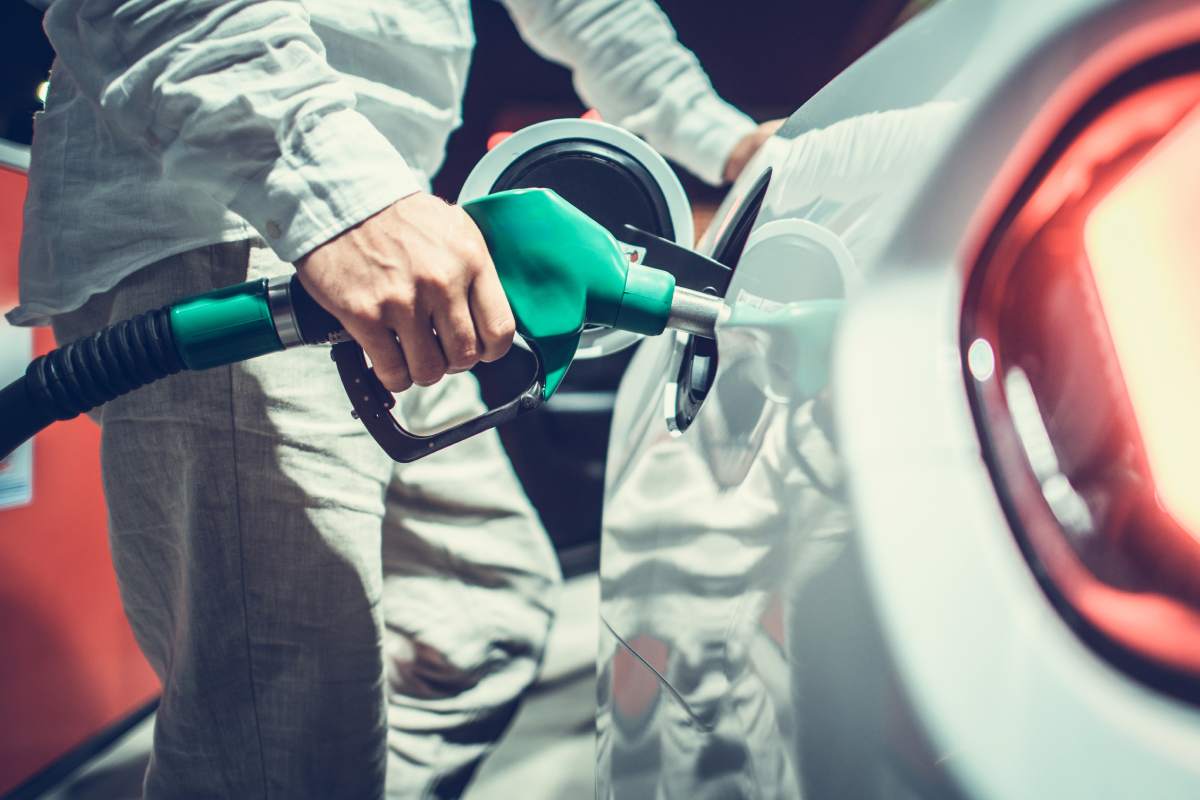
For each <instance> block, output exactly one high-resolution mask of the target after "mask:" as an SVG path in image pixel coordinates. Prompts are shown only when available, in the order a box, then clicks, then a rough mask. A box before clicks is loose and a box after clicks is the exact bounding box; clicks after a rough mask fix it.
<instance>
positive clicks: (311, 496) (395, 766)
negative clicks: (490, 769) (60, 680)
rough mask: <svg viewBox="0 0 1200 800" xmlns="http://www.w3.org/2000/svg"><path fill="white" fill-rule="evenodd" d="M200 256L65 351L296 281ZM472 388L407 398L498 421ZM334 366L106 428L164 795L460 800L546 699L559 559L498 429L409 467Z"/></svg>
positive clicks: (438, 410) (451, 386) (129, 288)
mask: <svg viewBox="0 0 1200 800" xmlns="http://www.w3.org/2000/svg"><path fill="white" fill-rule="evenodd" d="M290 269H291V267H290V265H287V264H284V263H282V262H280V261H279V260H278V259H277V258H276V257H275V256H274V254H273V253H272V252H271V250H269V249H268V248H266V247H265V246H263V245H262V243H261V242H253V241H252V242H238V243H231V244H219V245H213V246H209V247H202V248H198V249H196V250H192V251H190V252H186V253H183V254H180V255H177V256H172V257H170V258H167V259H165V260H163V261H162V262H159V263H157V264H155V265H153V266H151V267H148V268H146V269H143V270H140V271H139V272H137V273H135V274H133V275H132V276H130V277H129V278H127V279H126V280H125V281H123V282H122V283H121V284H120V285H118V286H117V287H116V288H114V289H113V290H111V291H108V292H105V293H103V294H101V295H97V296H95V297H93V298H92V299H91V300H90V301H89V302H88V304H87V305H85V306H84V307H83V308H81V309H80V310H78V311H75V312H72V313H69V314H65V315H62V316H61V317H59V318H57V319H56V320H55V333H56V334H57V336H58V338H59V340H60V341H68V340H71V339H74V338H77V337H79V336H82V335H84V334H87V333H89V332H91V331H93V330H95V329H97V328H99V327H102V326H104V325H107V324H109V323H110V322H113V321H116V320H119V319H122V318H125V317H128V316H132V315H133V314H135V313H138V312H140V311H143V310H145V309H148V308H153V307H157V306H161V305H164V304H166V303H169V302H171V301H172V300H174V299H177V298H179V297H183V296H186V295H189V294H195V293H198V292H203V291H207V290H209V289H212V288H215V287H218V286H225V285H229V284H233V283H238V282H240V281H243V280H246V279H247V277H259V276H263V275H271V274H276V273H280V272H284V271H288V270H290ZM482 407H483V406H482V402H481V401H480V399H479V394H478V387H477V385H476V383H475V380H474V378H473V377H471V376H470V375H468V374H463V375H455V376H450V377H448V378H446V379H444V380H443V381H441V382H440V383H438V384H437V385H436V386H434V387H430V388H428V389H414V390H410V391H409V392H406V393H404V394H403V395H401V396H400V398H399V404H398V413H399V415H400V416H402V417H403V419H404V420H405V421H406V423H407V424H408V425H409V426H411V428H412V429H414V430H417V431H429V430H432V429H434V428H437V427H440V426H443V425H445V424H447V423H450V422H453V421H456V420H461V419H465V418H466V417H468V416H472V415H475V414H477V413H479V412H480V411H481V410H482ZM349 411H350V406H349V402H348V401H347V399H346V397H345V394H344V392H343V391H342V388H341V384H340V383H339V381H338V378H337V374H336V370H335V369H334V366H333V364H332V362H331V361H330V359H329V354H328V350H327V349H324V348H300V349H296V350H290V351H287V352H284V353H277V354H273V355H269V356H265V357H262V358H259V359H256V360H253V361H249V362H246V363H243V364H236V365H233V366H229V367H219V368H216V369H212V370H208V371H204V372H195V373H181V374H179V375H175V376H173V377H171V378H169V379H167V380H164V381H161V382H159V383H157V384H153V385H151V386H148V387H145V388H143V389H140V390H138V391H136V392H134V393H132V394H130V395H128V396H126V397H122V398H118V399H117V400H115V401H113V402H112V403H109V404H108V405H106V406H104V407H102V408H100V409H99V410H98V412H97V413H96V416H97V419H98V420H99V422H100V424H101V427H102V459H103V467H104V488H105V494H106V497H107V500H108V507H109V520H110V525H109V527H110V541H111V547H112V555H113V562H114V565H115V567H116V571H117V577H118V581H119V583H120V588H121V596H122V600H123V602H124V605H125V610H126V614H127V615H128V617H129V621H130V623H131V624H132V626H133V630H134V632H135V634H136V635H137V638H138V642H139V643H140V645H141V647H142V650H143V652H144V653H145V654H146V657H147V659H149V661H150V663H151V664H152V665H153V667H154V669H155V670H156V671H157V672H158V675H159V677H160V678H161V679H162V683H163V695H162V703H161V706H160V708H159V711H158V716H157V721H156V727H155V732H154V751H153V756H152V760H151V764H150V767H149V770H148V772H147V775H146V783H145V791H146V795H147V796H148V797H172V798H181V797H230V798H248V797H271V798H287V800H294V799H296V798H357V797H363V798H373V797H378V796H380V795H382V794H383V793H384V790H385V786H386V790H387V794H388V796H390V797H456V796H458V795H459V794H461V792H462V790H463V788H464V787H465V785H466V783H467V782H468V781H469V780H470V777H471V775H472V774H473V772H474V770H475V768H476V766H477V765H478V762H479V760H480V759H481V758H482V757H483V756H484V755H485V754H486V752H487V751H488V749H489V747H490V746H491V745H492V744H493V743H494V742H495V741H496V739H497V738H498V737H499V735H500V734H501V733H502V732H503V730H504V728H505V727H506V725H507V724H508V722H509V720H510V719H511V718H512V715H513V713H514V711H515V709H516V706H517V702H518V700H519V697H520V695H521V693H522V691H523V690H524V689H525V688H526V687H527V686H528V685H529V684H530V682H531V681H532V680H533V679H534V677H535V674H536V672H537V669H538V665H539V662H540V659H541V655H542V651H543V647H544V644H545V640H546V635H547V631H548V629H549V626H550V622H551V618H552V616H553V610H554V602H555V596H556V594H555V590H556V588H557V586H558V584H559V582H560V576H559V571H558V566H557V562H556V560H555V557H554V553H553V550H552V548H551V546H550V543H549V540H548V539H547V537H546V535H545V533H544V531H543V530H542V528H541V525H540V523H539V522H538V519H537V515H536V514H535V513H534V511H533V509H532V508H531V507H530V505H529V502H528V501H527V500H526V498H525V495H524V493H523V492H522V490H521V487H520V485H519V483H518V482H517V479H516V476H515V475H514V473H513V471H512V468H511V466H510V464H509V462H508V459H507V458H506V456H505V454H504V452H503V450H502V449H501V446H500V443H499V439H498V437H497V436H496V435H495V433H494V432H489V433H488V434H485V435H482V436H478V437H476V438H473V439H470V440H468V441H466V442H464V443H462V444H459V445H457V446H455V447H453V448H451V449H449V450H447V451H443V452H441V453H438V454H435V455H433V456H430V457H428V458H425V459H423V460H421V461H418V462H416V463H414V464H409V465H397V464H394V463H392V462H391V461H390V460H389V459H388V458H387V457H386V456H385V455H384V454H383V452H382V451H380V449H379V448H378V447H377V446H376V445H375V443H374V441H373V440H372V439H371V438H370V436H369V435H368V434H367V433H366V431H365V429H364V428H363V427H362V426H361V425H360V424H359V423H358V422H357V421H355V420H354V419H352V418H351V417H350V413H349Z"/></svg>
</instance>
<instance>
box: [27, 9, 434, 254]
mask: <svg viewBox="0 0 1200 800" xmlns="http://www.w3.org/2000/svg"><path fill="white" fill-rule="evenodd" d="M45 28H46V33H47V35H48V36H49V38H50V41H51V44H53V45H54V49H55V51H56V53H57V54H58V59H59V64H60V67H59V68H61V69H66V70H68V71H69V72H70V73H71V76H72V78H73V79H74V80H75V82H76V83H77V84H78V86H79V87H80V90H81V92H82V94H83V95H84V96H85V97H86V98H87V99H88V100H89V101H91V102H93V103H95V104H96V105H97V107H98V108H99V112H100V117H101V119H103V120H104V121H105V123H106V124H107V125H108V126H109V127H110V128H111V129H113V130H114V131H115V132H116V133H117V134H118V135H122V136H128V137H130V138H132V139H133V140H134V141H136V142H138V143H139V144H140V145H141V146H142V147H144V148H145V149H146V150H148V151H150V153H151V154H153V155H154V156H156V157H157V158H158V159H159V160H160V162H161V164H162V169H163V173H164V174H165V175H166V176H167V177H169V178H171V179H173V180H174V181H176V182H177V183H179V185H180V186H181V187H183V190H185V191H190V190H192V189H195V190H196V191H205V192H208V193H209V194H211V195H212V196H213V197H214V198H216V199H217V200H218V202H220V203H222V204H223V205H225V206H226V207H228V208H229V209H231V210H232V211H234V212H235V213H237V214H239V215H240V216H241V217H243V218H244V219H245V220H246V221H247V222H249V223H250V224H251V225H253V226H254V227H255V228H256V229H257V230H258V231H259V232H260V233H261V234H262V235H263V236H264V238H266V240H267V241H268V242H270V244H271V246H272V247H273V248H274V249H275V251H276V252H277V253H278V254H279V256H280V258H283V259H285V260H287V261H295V260H297V259H298V258H300V257H301V256H303V255H304V254H306V253H307V252H308V251H310V250H312V249H313V248H314V247H316V246H318V245H320V244H322V243H324V242H326V241H328V240H329V239H330V238H332V237H334V236H336V235H337V234H338V233H340V232H342V231H343V230H345V229H347V228H349V227H351V226H353V225H355V224H357V223H359V222H361V221H362V220H364V219H366V218H367V217H369V216H371V215H372V214H374V213H376V212H377V211H379V210H381V209H383V208H385V207H386V206H388V205H390V204H391V203H392V202H394V201H395V200H397V199H399V198H401V197H404V196H405V195H408V194H411V193H412V192H415V191H417V190H418V189H419V187H420V184H419V182H418V180H417V178H416V177H415V176H414V174H413V173H412V171H411V170H410V169H409V167H408V165H407V163H406V162H405V160H404V158H403V157H402V156H401V155H400V154H399V153H397V152H396V150H395V148H393V147H392V145H391V143H390V142H388V141H387V139H386V138H385V137H384V136H383V135H382V134H381V133H379V131H377V130H376V129H375V128H374V126H373V125H372V124H371V123H370V122H369V121H368V120H367V119H366V118H365V117H364V116H362V115H361V114H360V113H358V112H357V111H356V110H355V107H354V106H355V94H354V92H353V90H352V89H351V88H350V87H349V86H347V85H346V83H345V81H344V80H342V79H341V77H340V76H339V75H338V73H337V72H336V71H334V70H333V69H332V68H331V67H330V66H329V65H328V63H327V62H326V60H325V51H324V47H323V46H322V44H321V42H320V40H319V39H318V38H317V36H316V34H315V33H314V32H313V29H312V26H311V25H310V24H309V19H308V15H307V13H306V12H305V10H304V6H303V3H302V2H300V0H56V2H54V3H52V4H51V5H50V9H49V11H48V12H47V14H46V19H45ZM51 80H52V81H53V76H51Z"/></svg>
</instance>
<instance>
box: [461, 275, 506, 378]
mask: <svg viewBox="0 0 1200 800" xmlns="http://www.w3.org/2000/svg"><path fill="white" fill-rule="evenodd" d="M469 302H470V306H471V318H472V319H473V320H474V322H475V332H476V335H477V337H478V342H479V360H480V361H489V362H491V361H496V360H497V359H499V358H500V357H501V356H503V355H504V354H505V353H507V352H508V348H509V347H511V346H512V340H513V334H514V333H516V330H517V326H516V322H515V321H514V320H513V315H512V309H511V308H509V305H508V298H507V297H506V296H505V295H504V288H503V287H502V286H501V285H500V278H499V277H498V276H497V275H496V270H495V268H493V267H492V266H491V264H488V268H487V269H484V270H481V271H480V273H479V274H478V275H477V276H476V278H475V280H474V282H473V283H472V284H471V289H470V294H469Z"/></svg>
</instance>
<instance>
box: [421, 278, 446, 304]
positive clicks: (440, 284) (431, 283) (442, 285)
mask: <svg viewBox="0 0 1200 800" xmlns="http://www.w3.org/2000/svg"><path fill="white" fill-rule="evenodd" d="M418 287H419V288H418V291H419V292H420V293H421V294H422V295H425V296H427V297H436V298H439V299H441V298H445V297H448V296H449V295H450V278H449V277H448V276H447V275H445V274H443V273H441V272H430V273H425V274H424V275H422V276H420V278H418Z"/></svg>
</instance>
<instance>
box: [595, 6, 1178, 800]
mask: <svg viewBox="0 0 1200 800" xmlns="http://www.w3.org/2000/svg"><path fill="white" fill-rule="evenodd" d="M1195 41H1200V13H1198V12H1197V9H1196V7H1195V6H1194V4H1192V3H1188V2H1183V1H1182V0H1170V1H1169V0H1139V1H1138V2H1130V1H1129V0H1125V1H1124V2H1117V1H1115V0H1106V1H1103V2H1101V1H1097V0H1058V1H1056V2H1054V3H1043V4H1030V3H1025V2H1020V1H1019V0H988V1H987V2H980V1H978V0H977V1H975V2H968V1H967V0H960V1H959V2H946V3H944V4H942V5H939V6H937V7H935V8H934V9H932V10H931V11H929V12H926V13H925V14H923V15H921V16H919V17H918V18H917V19H916V20H914V21H913V22H911V23H909V24H908V25H907V26H905V27H904V28H902V29H901V30H900V31H898V32H897V33H895V34H894V35H893V36H891V37H890V38H889V39H888V40H886V41H885V42H883V43H882V44H881V45H880V46H879V47H877V48H876V49H875V50H873V51H872V52H871V53H868V54H867V55H866V56H865V57H864V58H863V59H861V60H860V61H858V62H857V63H856V64H854V65H853V66H851V67H850V68H849V69H848V70H846V72H844V73H843V74H842V75H840V76H839V77H838V78H836V79H835V80H834V81H833V82H831V83H830V84H829V85H828V86H827V87H826V88H825V89H823V90H822V91H821V92H820V93H819V94H818V95H817V96H816V97H814V98H813V99H812V100H811V101H809V103H807V104H806V105H805V106H804V107H803V108H801V109H800V110H799V111H797V112H796V114H794V115H793V116H792V117H791V118H790V119H789V120H788V122H787V123H786V124H785V125H784V127H783V128H782V129H781V130H780V132H779V134H778V135H777V136H776V137H774V138H773V139H772V140H770V141H769V142H768V143H767V144H766V145H765V146H764V148H763V150H762V152H760V154H759V155H758V156H757V157H756V158H755V160H754V161H753V162H752V163H751V165H750V166H749V167H748V168H747V171H746V174H745V175H744V176H743V178H742V179H740V180H739V181H738V183H737V184H735V186H734V187H733V188H732V190H731V192H730V195H729V197H728V198H727V200H726V201H725V203H723V204H722V207H721V208H720V209H719V210H718V212H717V214H716V216H715V217H714V220H715V221H714V225H713V227H712V229H710V231H709V233H708V234H707V235H706V236H705V238H704V240H703V241H702V243H701V249H702V250H704V251H706V252H711V251H712V249H713V247H714V246H715V244H716V243H717V241H718V240H719V239H720V235H721V229H722V227H723V226H724V225H725V224H728V220H729V218H730V216H731V214H733V213H734V212H735V211H736V209H737V207H738V205H739V203H740V202H742V199H741V196H742V195H743V194H744V193H745V192H746V191H747V189H748V187H749V186H750V184H751V183H752V182H753V181H754V180H755V179H756V178H757V176H758V175H759V174H761V172H762V171H763V170H764V169H765V168H766V167H768V166H769V167H770V168H771V169H772V171H773V178H772V180H771V184H770V186H769V187H768V190H767V194H766V198H765V201H764V203H763V206H762V209H761V211H760V213H759V215H758V219H757V221H756V223H755V226H754V233H752V234H751V240H752V242H753V237H754V236H755V235H756V234H763V233H764V232H765V231H767V229H768V228H769V226H776V228H777V229H779V228H780V226H781V225H784V224H786V223H788V222H789V221H793V222H794V221H799V222H801V223H803V225H800V226H798V227H793V229H792V230H791V231H790V232H789V233H788V235H789V236H791V237H792V238H791V239H790V240H789V243H788V244H787V246H786V247H774V248H772V247H767V248H765V249H760V250H758V251H756V250H755V248H753V247H749V246H748V247H747V249H746V251H745V253H744V255H743V257H742V260H741V262H740V263H739V264H738V265H737V271H736V272H735V274H734V278H733V282H732V283H731V285H730V287H729V291H728V292H727V294H726V298H727V300H728V301H729V302H730V303H731V305H732V306H733V308H734V314H733V320H734V321H735V323H736V320H737V319H738V308H739V307H741V306H745V305H747V304H750V305H753V306H756V307H758V308H760V309H768V310H769V309H773V308H778V307H779V306H780V305H781V304H786V303H789V302H792V301H796V300H803V299H810V298H814V297H825V296H829V295H830V294H843V295H844V296H845V297H846V299H847V310H846V315H845V318H844V320H843V323H842V326H841V330H840V332H839V336H838V341H837V346H836V350H835V366H834V379H833V384H832V387H831V391H830V392H828V393H825V394H823V395H821V396H818V397H817V398H816V399H815V400H814V399H813V398H811V396H810V395H809V393H808V392H806V391H803V390H802V387H800V386H799V382H798V381H797V380H796V379H795V378H796V375H795V373H794V372H790V371H789V370H788V369H787V368H786V366H785V365H787V364H788V360H787V356H786V354H787V353H788V352H790V351H789V350H788V342H787V341H786V340H787V336H788V333H787V331H786V330H778V329H773V328H772V326H771V325H758V326H755V325H750V326H745V325H737V324H730V325H726V326H724V327H723V328H722V329H721V331H720V332H719V338H718V347H719V364H720V365H719V368H718V371H717V375H716V380H715V383H714V385H713V388H712V390H711V392H710V393H709V395H708V397H707V399H706V400H705V402H704V404H703V405H702V406H701V408H700V410H699V412H698V413H697V414H696V416H695V419H694V421H693V423H692V425H691V426H690V427H688V428H687V429H686V430H684V431H682V432H680V431H677V430H672V427H674V426H673V425H672V424H669V423H670V420H671V418H672V415H673V408H674V404H673V393H674V392H675V391H676V389H675V386H674V381H675V379H676V376H677V375H678V374H679V362H680V359H681V358H682V357H683V356H682V352H683V344H684V338H683V337H678V336H677V337H673V338H672V337H670V336H666V337H661V338H660V339H659V340H655V341H649V342H647V343H645V344H644V345H643V346H642V347H641V349H640V351H639V352H638V354H637V355H636V356H635V357H634V359H633V361H632V363H631V364H630V367H629V370H628V372H627V373H626V376H625V379H624V380H623V382H622V386H621V389H620V391H619V393H618V398H617V403H616V408H615V413H614V422H613V433H612V439H611V443H610V446H609V457H608V467H607V475H606V494H605V512H604V514H605V516H604V525H603V528H604V538H603V544H602V556H601V578H602V608H601V614H602V619H603V623H604V631H603V633H602V636H601V639H602V641H601V655H600V695H599V697H600V710H599V727H600V751H599V759H598V764H599V767H598V778H599V792H600V794H601V796H616V797H642V796H651V797H653V796H661V797H673V796H679V797H692V796H714V797H716V796H719V797H727V796H745V797H796V796H800V795H802V794H807V795H809V796H846V797H849V796H854V797H867V796H889V797H891V796H909V795H911V796H955V795H957V794H959V793H962V794H966V795H969V796H995V797H1032V796H1038V797H1043V796H1044V797H1058V796H1079V797H1100V796H1113V797H1121V796H1132V795H1134V794H1138V795H1143V796H1144V795H1146V794H1147V792H1149V793H1150V794H1153V795H1154V796H1165V797H1174V796H1179V797H1183V796H1193V795H1194V794H1195V787H1196V786H1197V785H1200V759H1197V758H1196V754H1197V753H1200V715H1198V714H1197V711H1196V708H1195V707H1194V706H1192V705H1190V704H1188V703H1186V702H1182V701H1180V700H1177V699H1174V698H1171V697H1168V696H1166V695H1163V694H1161V693H1159V692H1157V691H1156V690H1154V689H1153V688H1151V687H1147V686H1145V685H1143V684H1141V683H1138V682H1136V681H1134V680H1132V679H1131V678H1130V677H1129V676H1128V675H1126V674H1125V673H1123V672H1121V671H1120V669H1119V668H1117V667H1115V666H1114V665H1113V664H1111V663H1109V662H1107V661H1105V660H1103V659H1102V658H1101V657H1100V656H1098V655H1097V654H1096V653H1095V652H1093V651H1092V650H1090V649H1089V648H1088V647H1087V645H1085V644H1084V643H1083V642H1082V641H1080V640H1079V639H1078V638H1077V637H1076V635H1075V634H1074V633H1073V631H1072V630H1071V629H1070V628H1069V626H1068V625H1067V623H1066V622H1065V621H1064V620H1063V619H1062V617H1061V616H1060V615H1059V613H1058V612H1057V611H1056V610H1055V608H1054V607H1053V606H1052V604H1051V603H1050V602H1049V600H1048V599H1047V597H1046V595H1045V594H1044V593H1043V592H1042V591H1041V589H1040V588H1039V586H1038V584H1037V581H1036V579H1035V576H1034V574H1033V572H1032V570H1031V569H1030V565H1029V563H1028V561H1026V560H1025V558H1024V557H1023V555H1022V554H1021V552H1020V550H1019V548H1018V546H1017V543H1016V541H1015V539H1014V537H1013V535H1012V532H1011V530H1010V528H1009V525H1008V523H1007V521H1006V518H1005V515H1004V513H1003V510H1002V509H1001V507H1000V502H999V500H998V498H997V495H996V490H995V488H994V485H993V483H992V480H991V477H990V475H989V473H988V471H987V468H986V465H985V464H984V461H983V458H982V455H981V451H980V443H979V437H978V433H977V431H976V428H975V423H974V420H973V418H972V415H971V411H970V407H969V404H968V400H967V395H966V386H965V383H964V379H963V367H962V359H961V355H960V352H959V346H958V339H959V324H960V312H961V306H962V297H963V289H964V284H965V275H966V273H967V271H968V268H969V267H970V265H971V264H972V263H973V261H974V260H975V258H976V257H977V255H978V251H979V248H980V246H981V243H982V241H983V239H984V238H985V237H986V236H987V234H988V232H989V231H990V230H991V228H992V227H993V226H994V225H995V223H996V219H997V218H998V216H999V213H1000V210H1001V209H1002V208H1003V207H1004V206H1005V205H1006V204H1007V203H1008V202H1009V200H1010V199H1011V198H1012V196H1013V194H1014V192H1015V187H1016V186H1017V185H1018V184H1019V183H1020V181H1022V180H1023V179H1024V177H1025V176H1026V175H1027V174H1028V172H1029V170H1030V168H1031V165H1032V164H1033V163H1034V162H1035V161H1036V160H1037V159H1038V158H1039V157H1040V156H1041V154H1042V153H1044V152H1045V149H1046V147H1047V145H1048V143H1049V142H1050V140H1051V139H1052V138H1053V136H1054V135H1055V134H1056V133H1057V132H1058V131H1059V130H1060V129H1061V127H1062V125H1063V123H1064V121H1065V120H1066V119H1067V118H1069V117H1070V115H1071V114H1072V113H1074V111H1075V110H1076V109H1077V108H1078V107H1079V105H1081V104H1082V103H1083V102H1084V101H1085V100H1086V99H1088V98H1089V97H1090V96H1092V95H1093V94H1094V93H1095V92H1096V91H1097V90H1098V89H1099V88H1100V87H1101V86H1102V85H1104V84H1105V83H1106V82H1107V81H1109V80H1111V79H1112V78H1113V77H1115V76H1116V75H1118V74H1120V73H1121V72H1122V71H1124V70H1125V69H1127V68H1128V67H1130V66H1131V65H1133V64H1135V63H1137V62H1139V61H1141V60H1144V59H1145V58H1147V57H1148V56H1150V55H1153V54H1156V53H1159V52H1162V51H1164V50H1166V49H1169V48H1171V47H1175V46H1179V45H1182V44H1185V43H1188V42H1195ZM805 226H808V227H807V228H805ZM806 230H807V233H806ZM816 231H819V232H820V233H817V232H816ZM764 235H765V234H764ZM779 241H782V240H779ZM776 244H779V242H776ZM788 248H791V249H790V250H789V249H788ZM789 254H790V255H789ZM834 273H836V276H834V277H835V278H836V279H834V278H832V277H831V276H833V275H834ZM831 287H839V288H838V289H836V290H835V289H832V288H831ZM784 327H786V326H784ZM650 678H653V680H654V683H653V684H650V683H648V682H647V681H648V680H649V679H650ZM656 687H657V688H656ZM651 754H652V755H651Z"/></svg>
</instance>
